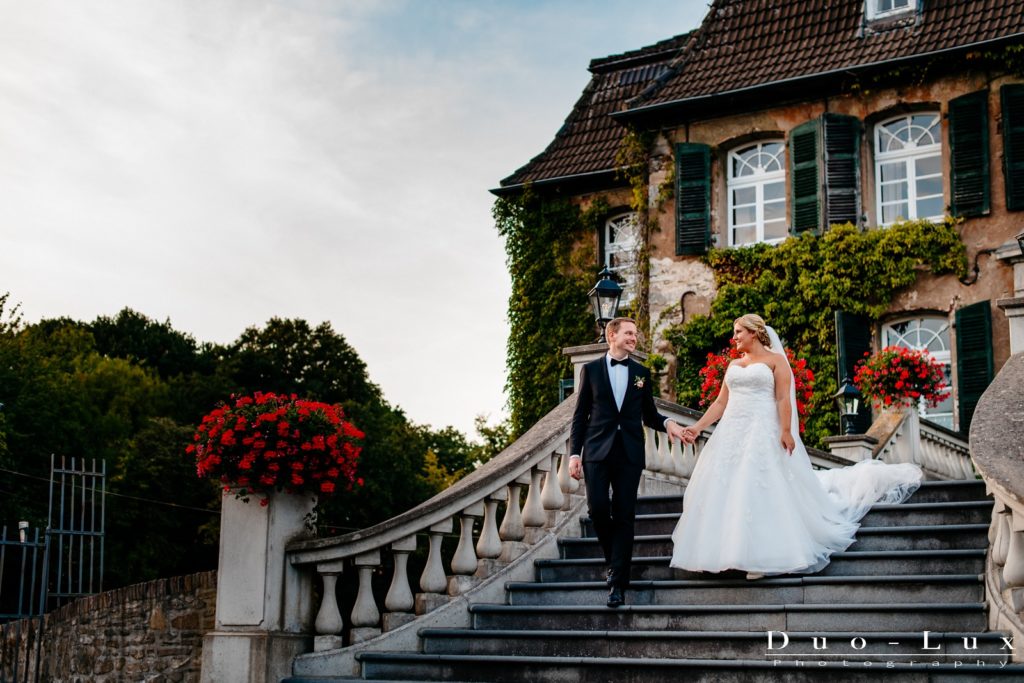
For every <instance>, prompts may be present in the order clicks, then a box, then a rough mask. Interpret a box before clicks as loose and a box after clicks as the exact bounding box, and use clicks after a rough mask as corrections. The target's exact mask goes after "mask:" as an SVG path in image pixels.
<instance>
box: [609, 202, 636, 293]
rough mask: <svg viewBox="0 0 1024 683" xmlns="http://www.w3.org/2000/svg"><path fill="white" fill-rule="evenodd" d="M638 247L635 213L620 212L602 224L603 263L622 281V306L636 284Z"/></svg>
mask: <svg viewBox="0 0 1024 683" xmlns="http://www.w3.org/2000/svg"><path fill="white" fill-rule="evenodd" d="M639 248H640V234H639V231H638V225H637V220H636V214H635V213H622V214H618V215H616V216H612V217H611V218H609V219H608V220H607V221H606V222H605V224H604V264H605V265H606V266H608V270H610V271H612V272H613V273H615V274H616V275H617V276H618V280H619V282H620V283H622V298H621V299H620V302H621V304H622V305H623V306H625V305H628V304H629V303H630V302H631V301H632V300H633V295H634V293H635V291H634V289H635V284H636V265H637V264H636V254H637V250H638V249H639Z"/></svg>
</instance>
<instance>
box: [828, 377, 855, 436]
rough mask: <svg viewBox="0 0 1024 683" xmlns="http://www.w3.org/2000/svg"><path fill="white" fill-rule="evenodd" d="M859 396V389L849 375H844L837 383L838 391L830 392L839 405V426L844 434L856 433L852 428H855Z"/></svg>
mask: <svg viewBox="0 0 1024 683" xmlns="http://www.w3.org/2000/svg"><path fill="white" fill-rule="evenodd" d="M861 397H862V394H861V393H860V390H858V389H857V387H855V386H853V382H851V381H850V378H849V377H844V378H843V381H842V383H841V384H840V385H839V391H837V392H836V393H834V394H832V398H833V399H834V400H835V402H836V405H838V406H839V421H840V423H842V424H841V425H840V426H841V427H842V428H843V433H844V434H847V435H850V434H856V432H855V431H854V430H855V429H856V428H857V426H856V420H857V413H858V412H859V411H860V399H861Z"/></svg>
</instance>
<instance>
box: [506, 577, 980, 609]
mask: <svg viewBox="0 0 1024 683" xmlns="http://www.w3.org/2000/svg"><path fill="white" fill-rule="evenodd" d="M505 589H506V591H507V594H508V604H510V605H604V604H605V601H606V600H607V599H608V587H607V586H606V585H605V584H604V582H603V581H579V582H564V583H551V582H545V583H527V582H509V583H506V584H505ZM984 593H985V591H984V584H983V579H982V577H981V576H980V575H978V574H967V575H963V574H947V575H916V576H915V575H904V576H843V577H833V576H808V577H791V578H788V577H784V578H764V579H758V580H755V581H748V580H746V579H745V578H742V579H685V580H680V581H633V582H631V584H630V587H629V602H630V604H633V605H732V604H757V605H765V604H772V605H784V604H804V603H807V604H826V603H830V602H839V603H873V604H888V603H892V602H900V603H912V602H918V603H935V602H947V603H951V602H963V603H977V602H981V601H982V600H984V599H985V594H984Z"/></svg>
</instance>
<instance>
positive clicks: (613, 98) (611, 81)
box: [497, 34, 691, 193]
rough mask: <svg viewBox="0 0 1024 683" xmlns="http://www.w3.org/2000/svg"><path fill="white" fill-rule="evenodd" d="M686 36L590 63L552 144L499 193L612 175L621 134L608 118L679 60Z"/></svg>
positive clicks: (507, 181) (518, 171)
mask: <svg viewBox="0 0 1024 683" xmlns="http://www.w3.org/2000/svg"><path fill="white" fill-rule="evenodd" d="M690 35H691V34H684V35H680V36H675V37H674V38H669V39H668V40H663V41H661V42H659V43H655V44H654V45H650V46H648V47H644V48H641V49H639V50H633V51H630V52H625V53H623V54H619V55H612V56H610V57H603V58H601V59H595V60H593V61H591V62H590V71H591V73H592V76H591V79H590V83H588V84H587V87H586V88H585V89H584V90H583V94H582V95H581V96H580V99H579V100H578V101H577V102H576V105H575V106H574V107H573V109H572V112H570V114H569V116H568V118H566V120H565V123H564V124H562V127H561V129H560V130H559V131H558V133H556V134H555V139H554V140H552V141H551V144H549V145H548V147H547V149H545V150H544V151H543V152H542V153H540V154H539V155H537V156H536V157H534V158H533V159H531V160H530V162H529V163H527V164H526V165H525V166H523V167H522V168H520V169H519V170H517V171H516V172H515V173H513V174H512V175H510V176H509V177H507V178H505V179H504V180H502V181H501V189H506V190H510V189H513V188H515V187H517V186H520V185H522V184H524V183H527V182H539V181H545V180H552V179H556V178H563V177H566V176H579V175H585V174H592V173H599V172H603V171H604V172H610V171H613V170H614V169H615V168H616V164H615V154H616V152H617V151H618V149H619V143H620V142H621V141H622V137H623V135H624V134H625V132H626V129H625V128H624V127H623V126H622V125H621V124H619V123H617V122H615V121H614V120H613V119H612V118H611V116H609V115H610V114H612V113H613V112H616V111H619V110H621V109H623V107H624V105H625V102H626V100H628V99H629V98H631V97H634V96H636V95H637V94H639V93H640V92H641V91H642V90H643V89H644V88H646V87H647V86H649V85H650V84H651V83H652V82H653V81H654V80H655V79H657V78H658V77H659V76H662V75H664V74H665V73H666V72H667V70H668V63H669V62H670V61H671V60H672V59H673V58H674V57H676V56H677V55H679V53H680V50H681V49H682V48H683V47H684V46H685V45H686V42H687V40H688V38H689V36H690ZM501 189H499V190H497V192H499V193H500V192H501Z"/></svg>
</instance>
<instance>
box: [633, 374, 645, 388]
mask: <svg viewBox="0 0 1024 683" xmlns="http://www.w3.org/2000/svg"><path fill="white" fill-rule="evenodd" d="M633 386H634V387H636V388H637V389H643V388H644V378H643V377H637V378H636V379H634V380H633Z"/></svg>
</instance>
